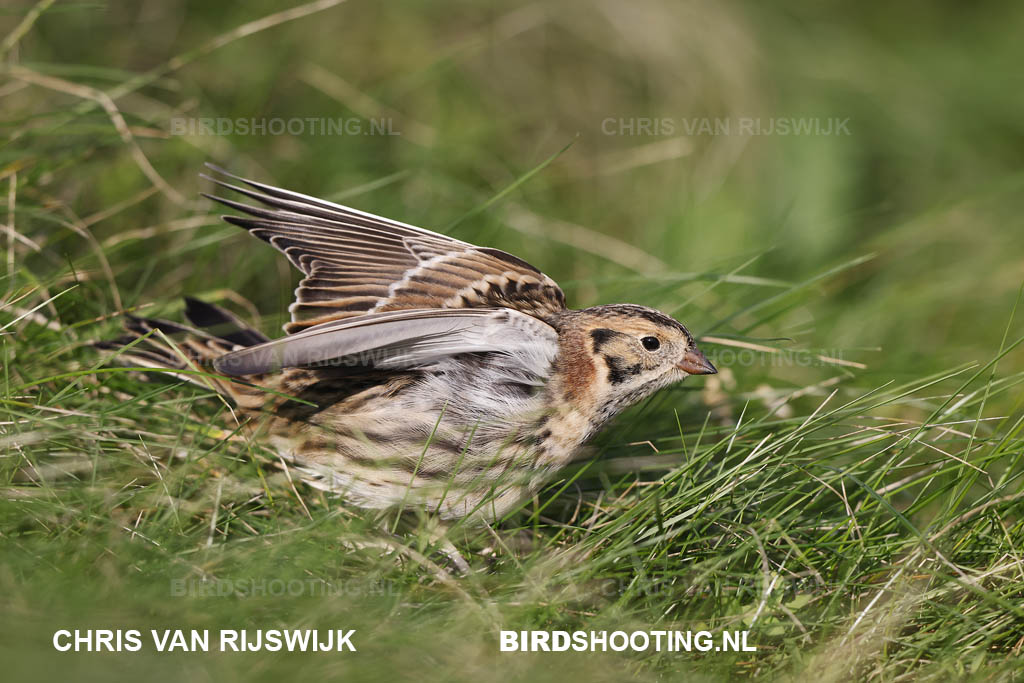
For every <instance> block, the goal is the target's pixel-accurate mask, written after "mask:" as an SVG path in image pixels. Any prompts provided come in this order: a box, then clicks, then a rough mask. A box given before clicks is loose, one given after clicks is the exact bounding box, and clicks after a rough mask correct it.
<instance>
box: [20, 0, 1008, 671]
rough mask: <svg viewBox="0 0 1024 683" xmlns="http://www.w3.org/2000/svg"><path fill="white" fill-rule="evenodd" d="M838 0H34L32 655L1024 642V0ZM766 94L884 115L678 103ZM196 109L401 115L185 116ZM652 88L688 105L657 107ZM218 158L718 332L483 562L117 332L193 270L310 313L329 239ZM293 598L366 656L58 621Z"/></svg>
mask: <svg viewBox="0 0 1024 683" xmlns="http://www.w3.org/2000/svg"><path fill="white" fill-rule="evenodd" d="M822 11H824V10H818V9H814V10H811V9H808V8H806V7H802V6H801V5H800V4H799V3H795V2H794V3H789V2H787V3H784V9H782V10H771V11H770V10H768V9H766V8H763V7H761V6H760V5H757V4H754V3H738V4H733V5H724V6H723V5H721V4H719V3H703V2H700V3H696V4H694V5H693V6H692V7H690V8H689V9H687V8H683V7H678V6H676V5H674V4H671V3H660V2H653V1H652V2H646V3H640V4H638V5H636V6H635V7H634V8H633V9H632V10H631V14H629V15H626V14H622V13H621V11H620V10H619V9H618V8H617V7H616V6H613V5H611V4H607V3H605V4H598V5H593V6H586V7H584V6H582V5H580V6H577V5H576V4H575V3H568V4H565V5H561V6H544V7H541V6H538V5H530V4H523V5H518V4H517V5H509V6H507V7H497V6H487V7H480V6H477V5H475V4H472V3H465V2H446V3H441V4H440V5H429V6H420V5H416V4H412V3H399V4H398V5H386V6H377V5H372V4H370V3H368V2H364V1H363V0H348V2H345V3H340V2H334V1H330V0H322V1H321V2H313V3H308V4H302V5H298V6H296V7H295V8H292V9H287V10H283V11H282V10H281V9H280V8H279V7H275V6H273V3H256V5H245V6H242V5H239V6H232V7H219V6H216V5H209V6H205V5H204V6H203V7H199V6H193V5H191V4H189V3H184V2H168V3H160V6H159V7H157V6H155V5H154V6H153V7H151V8H149V9H139V10H129V9H127V8H120V7H118V8H114V7H112V8H109V9H106V8H102V7H99V6H96V5H92V4H88V3H72V4H64V5H62V4H51V3H49V2H45V1H44V2H40V3H35V4H31V3H30V4H25V5H22V6H19V7H18V8H16V9H14V10H12V11H11V12H9V13H6V14H5V15H4V16H3V21H4V22H5V23H4V24H2V25H0V35H2V36H6V38H2V39H0V55H2V56H3V59H4V62H3V71H2V80H0V96H2V97H3V99H4V102H5V106H4V110H3V111H4V113H3V116H2V118H3V120H2V121H0V128H2V130H3V131H4V134H5V140H4V142H3V144H2V145H0V199H2V201H3V203H4V204H3V208H2V210H0V219H2V221H3V224H4V229H3V234H2V235H0V245H2V247H3V259H0V261H2V263H0V268H2V270H0V291H2V296H0V366H2V373H0V379H2V383H3V386H2V391H0V456H2V457H0V546H2V548H3V553H2V559H0V595H2V596H3V597H2V598H0V607H2V610H3V612H4V614H5V615H6V616H7V617H8V618H7V619H5V620H4V625H3V626H2V627H0V651H2V652H3V654H4V661H5V665H6V667H7V671H8V672H9V675H10V676H11V677H12V678H17V679H37V678H49V679H52V678H55V677H57V676H64V677H66V676H68V675H73V676H74V677H75V678H83V677H84V678H90V677H91V678H97V679H99V678H103V679H109V678H110V677H112V676H114V675H117V676H122V677H123V676H143V675H144V676H146V677H147V678H150V679H157V680H160V679H168V680H170V679H172V678H173V679H174V680H177V679H180V677H181V672H182V671H186V672H188V673H189V674H194V675H201V676H205V677H209V678H213V677H219V676H224V677H230V678H241V677H243V676H244V677H245V678H247V679H253V678H257V677H259V678H267V679H271V678H274V679H279V678H280V677H281V676H283V675H288V676H290V677H295V676H297V675H304V676H306V677H310V678H312V677H332V678H338V677H344V678H347V679H350V680H368V679H374V680H376V679H381V678H384V679H388V678H398V677H400V676H401V677H407V676H408V675H409V674H410V673H414V674H415V675H417V676H418V677H420V678H423V679H425V680H471V681H481V680H509V679H513V680H515V679H522V680H531V681H545V680H564V679H565V677H566V675H575V676H578V677H580V678H584V679H587V680H595V681H601V680H610V681H619V680H623V679H624V678H627V677H629V678H636V679H640V680H647V679H650V680H666V679H667V680H674V679H677V678H681V677H684V676H685V677H688V678H694V677H698V678H699V679H700V678H703V679H707V680H718V679H727V678H728V679H731V678H735V677H740V676H747V677H756V676H770V677H775V678H786V679H796V680H805V679H808V678H811V677H815V678H817V679H820V680H824V681H832V680H847V679H850V678H861V679H872V680H874V679H880V680H897V679H904V678H909V677H914V678H920V679H925V680H949V679H951V678H957V679H984V680H1012V679H1013V678H1014V676H1015V675H1016V671H1017V670H1018V669H1019V662H1020V651H1021V647H1022V644H1024V640H1022V638H1021V633H1022V632H1024V606H1022V605H1024V558H1022V548H1024V520H1022V517H1021V514H1020V511H1021V510H1022V509H1024V507H1022V501H1024V462H1022V459H1024V433H1022V428H1024V412H1022V405H1021V397H1022V396H1024V392H1022V391H1021V385H1022V383H1024V356H1022V353H1021V346H1020V345H1021V343H1022V341H1024V338H1022V337H1021V334H1022V327H1021V322H1020V313H1019V311H1017V302H1018V301H1019V299H1020V283H1021V281H1022V280H1024V272H1022V271H1021V269H1020V259H1019V258H1017V257H1016V254H1019V253H1020V249H1021V247H1022V246H1024V245H1022V244H1021V239H1022V238H1021V235H1022V234H1024V233H1022V232H1021V231H1020V230H1019V229H1017V227H1016V226H1017V225H1018V223H1019V218H1018V216H1019V215H1020V213H1021V209H1022V208H1024V207H1022V206H1021V197H1022V196H1024V195H1021V193H1020V192H1019V190H1020V183H1021V178H1022V176H1021V174H1020V171H1019V159H1016V158H1015V157H1013V155H1012V153H1010V152H1008V151H1006V148H1007V145H1006V144H1005V141H1006V140H1008V139H1015V138H1018V137H1020V136H1021V133H1022V130H1021V125H1022V124H1021V121H1020V117H1019V116H1017V115H1016V113H1017V112H1019V111H1020V108H1019V107H1017V106H1014V105H1015V104H1018V103H1017V102H1016V100H1017V99H1019V98H1020V93H1017V92H1011V91H1008V90H1007V89H1006V88H1005V87H1003V85H1002V84H1003V83H1004V82H1005V74H1004V73H1003V72H1004V70H1006V68H1007V67H1006V65H1007V64H1017V63H1020V58H1021V57H1024V55H1022V54H1021V50H1022V47H1021V45H1020V44H1019V41H1018V40H1016V39H1015V38H1016V36H1013V35H1011V34H1012V32H1010V31H1007V30H1006V28H1005V27H1006V26H1009V25H1012V21H1011V19H1012V18H1013V17H1018V15H1019V13H1020V12H1021V10H1020V8H1018V7H1016V6H1013V5H1007V6H1006V7H1004V8H1003V10H1002V12H1001V13H993V14H991V15H985V14H983V13H981V11H980V10H979V11H978V12H976V13H970V14H963V12H966V10H960V9H953V8H934V9H933V10H932V14H930V15H929V21H928V22H922V21H920V20H919V19H920V17H919V16H918V15H917V14H907V15H906V16H902V14H901V13H903V12H906V13H910V12H911V10H909V9H907V10H900V9H893V8H888V9H886V11H885V12H884V13H883V12H881V11H880V10H874V9H872V8H868V7H860V6H857V7H849V8H846V7H843V8H829V9H828V10H827V11H828V12H829V13H830V14H828V15H827V16H825V15H821V14H818V12H822ZM136 12H137V13H136ZM901 18H902V19H903V21H899V20H900V19H901ZM896 26H900V27H902V28H900V29H898V30H899V35H896V36H894V35H892V32H893V31H896V30H897V29H895V28H894V27H896ZM812 29H813V30H812ZM954 33H955V34H956V35H957V36H960V38H961V40H960V41H959V42H957V41H950V40H949V39H948V37H949V35H952V34H954ZM89 35H91V36H96V35H103V36H108V39H107V40H83V37H84V36H89ZM822 41H825V42H826V43H827V49H825V47H826V46H825V45H824V44H823V42H822ZM883 46H884V47H883ZM368 55H373V59H368V58H367V56H368ZM968 56H969V57H970V60H967V59H966V58H967V57H968ZM964 63H971V64H975V67H972V68H970V69H966V68H965V67H963V64H964ZM680 64H683V65H685V69H684V70H683V71H682V72H680V68H681V67H680V66H679V65H680ZM680 79H682V81H680ZM681 82H682V83H683V84H684V85H685V87H680V83H681ZM947 84H949V85H947ZM751 115H754V116H760V117H764V118H766V119H767V118H771V117H785V116H805V115H806V116H810V115H813V116H818V117H840V118H842V117H847V118H849V119H850V127H851V134H850V135H849V136H831V137H825V136H818V137H815V136H789V137H782V136H763V137H749V136H747V137H745V136H740V135H721V136H702V135H698V134H693V135H689V134H682V133H683V131H684V128H683V121H684V120H686V121H692V120H696V119H699V118H700V117H712V118H714V117H720V118H723V119H729V118H730V117H732V119H733V120H735V119H736V117H742V116H751ZM199 117H224V118H232V119H238V118H267V119H269V118H275V117H276V118H289V117H292V118H303V117H348V118H351V119H354V120H360V121H363V122H364V123H365V122H367V121H369V120H370V119H372V118H374V117H383V118H387V119H388V120H390V121H392V122H393V124H394V126H395V127H396V129H397V130H399V131H400V132H403V133H404V134H403V135H395V136H379V135H377V136H375V135H350V136H328V137H324V136H318V135H314V134H309V133H308V131H307V133H306V134H302V135H279V136H269V135H264V136H256V135H240V134H237V133H236V134H230V135H219V136H218V135H184V136H182V135H176V134H172V132H171V131H172V130H173V125H174V124H173V122H174V121H175V120H176V119H179V118H199ZM638 119H645V120H653V119H658V120H663V119H671V120H673V121H674V124H675V130H674V132H673V133H664V132H663V133H660V134H658V133H648V134H636V132H635V129H634V132H633V133H631V134H625V133H623V132H622V129H621V128H620V125H621V123H620V122H622V121H630V120H633V121H636V120H638ZM608 121H612V124H608V123H607V122H608ZM609 125H611V126H612V130H613V131H614V133H613V134H610V133H608V130H609ZM734 125H735V124H734ZM648 130H650V129H648ZM936 141H942V142H941V144H939V143H938V142H936ZM570 144H571V146H570ZM211 160H212V161H216V162H217V163H219V164H221V165H227V166H229V167H230V168H232V169H235V170H238V171H239V172H241V173H245V174H247V175H250V176H253V177H259V178H261V179H266V180H269V181H272V182H275V183H278V184H281V185H284V186H288V187H293V188H294V189H297V190H301V191H304V192H307V193H311V194H319V195H323V196H327V197H331V198H334V199H338V200H340V201H344V202H346V203H349V204H352V205H355V206H358V207H360V208H365V209H367V210H372V211H376V212H379V213H384V214H387V215H393V216H395V217H396V218H400V219H402V220H406V221H409V222H412V223H415V224H422V225H424V226H426V227H432V226H448V229H449V230H450V232H451V233H452V234H453V235H457V236H458V237H460V238H462V239H467V240H471V241H475V242H479V243H484V244H488V245H493V246H496V247H500V248H502V249H505V250H507V251H510V252H512V253H516V254H517V255H521V256H522V257H524V258H526V259H527V260H529V261H530V262H532V263H535V264H536V265H538V266H539V267H541V268H542V269H543V270H544V271H545V272H547V273H549V274H550V275H552V276H553V277H555V278H556V279H557V280H558V281H559V282H561V283H562V284H563V285H564V287H565V289H566V291H567V293H568V294H569V296H570V298H571V300H572V302H573V303H574V304H575V305H577V306H585V305H590V304H593V303H599V302H610V301H634V302H638V303H644V304H648V305H653V306H656V307H659V308H661V309H663V310H666V311H668V312H671V313H673V314H674V315H677V316H678V317H680V318H682V319H683V320H685V321H686V323H687V324H688V325H689V326H690V327H691V329H692V330H693V331H694V332H696V333H698V335H699V336H701V337H702V346H703V348H705V350H707V351H708V355H709V357H711V359H712V360H713V362H715V364H716V365H717V366H718V367H719V368H720V369H721V370H722V372H721V373H720V374H719V375H717V376H715V377H710V378H706V379H704V380H699V381H690V382H687V383H686V384H684V385H682V386H679V387H675V388H673V389H671V390H667V391H664V392H661V393H660V394H658V395H657V396H656V397H654V398H652V399H651V400H650V401H648V402H646V403H645V404H644V405H642V406H637V407H635V408H634V409H631V410H630V411H628V412H627V414H626V415H624V416H622V418H620V419H619V420H617V421H616V423H615V424H614V425H613V426H612V427H611V428H610V429H608V430H607V431H606V432H605V433H604V434H602V435H601V436H600V437H599V438H598V439H597V440H596V441H595V443H594V444H593V448H592V453H591V457H589V458H587V459H585V460H582V461H580V462H579V463H577V464H574V465H573V466H572V467H570V468H567V469H566V470H565V471H564V472H562V473H561V474H560V476H559V478H558V479H557V480H555V481H553V482H552V483H551V485H550V486H549V487H548V488H547V489H546V490H544V491H543V492H542V493H541V494H540V495H539V496H538V497H537V498H536V499H535V500H532V501H528V502H527V503H526V504H524V506H523V507H522V509H521V510H518V511H516V512H515V513H514V514H512V515H510V516H509V517H508V518H507V519H505V520H502V521H501V522H500V523H499V524H495V525H493V526H492V527H487V528H478V527H472V526H469V525H464V524H460V525H455V527H454V528H452V529H450V530H449V531H448V532H447V536H448V539H449V540H450V541H451V542H452V543H453V544H454V545H455V546H456V547H457V548H458V549H459V551H460V552H461V553H462V554H463V556H464V557H465V558H466V559H467V560H468V562H469V564H470V565H471V566H472V567H473V570H474V571H473V572H472V573H471V574H469V575H468V576H465V577H456V576H455V575H453V574H452V573H451V572H449V571H448V569H447V560H446V557H445V554H444V552H443V551H444V548H442V547H441V546H440V545H439V544H438V543H437V540H436V538H435V536H434V534H433V533H432V526H431V525H430V524H429V522H428V521H426V520H424V521H423V524H421V525H417V524H412V525H409V528H406V529H404V530H403V531H402V532H401V533H399V534H391V533H388V532H386V531H384V530H385V529H388V528H390V522H391V521H392V520H388V519H384V520H382V519H379V518H377V517H375V516H374V515H370V514H368V513H366V512H364V511H360V510H358V509H354V508H350V507H346V506H345V505H343V504H342V503H341V502H340V501H338V500H336V499H333V498H331V497H327V496H325V495H323V494H322V493H320V492H317V491H314V490H311V489H309V488H306V487H304V486H302V485H301V484H298V483H297V482H295V481H293V480H292V479H291V477H290V476H289V473H288V472H287V471H285V470H283V469H281V468H280V466H279V461H278V459H277V457H276V456H275V455H274V453H273V452H272V451H270V450H268V448H267V447H266V445H265V444H263V443H261V442H259V441H253V440H250V439H247V438H243V437H242V436H241V435H240V433H239V432H238V431H237V430H235V429H234V427H233V426H232V425H233V424H234V423H233V421H232V419H231V407H230V406H229V405H226V404H225V403H223V402H222V401H220V400H218V399H216V398H215V397H214V396H212V395H211V394H210V393H209V392H207V391H204V390H201V389H198V388H196V387H193V386H190V385H185V384H182V383H180V382H168V381H164V380H162V379H161V378H159V377H156V376H154V375H153V374H150V375H149V376H148V379H144V378H143V377H141V376H140V375H139V373H136V372H133V371H132V370H130V369H125V368H119V367H114V366H112V365H110V364H109V362H108V361H107V360H105V359H103V358H101V357H100V356H98V355H97V354H96V353H95V352H94V351H93V350H92V349H91V348H90V343H91V342H92V341H94V340H97V339H102V338H108V337H111V336H114V335H116V334H117V330H118V327H119V322H118V317H119V315H120V314H121V313H123V312H139V313H142V314H146V315H160V316H164V317H172V318H173V317H175V316H177V315H179V314H180V308H181V304H180V302H179V299H178V295H179V294H193V295H196V296H200V297H203V298H206V299H210V300H213V301H217V302H218V303H222V304H224V305H226V306H229V307H232V308H233V309H235V310H236V311H237V312H238V313H239V315H242V316H244V317H246V318H248V319H251V320H253V321H254V322H255V323H256V324H257V325H258V326H260V327H261V328H262V329H264V330H266V331H268V332H272V331H273V330H275V329H276V328H277V327H278V326H279V325H280V323H281V322H283V320H284V316H285V313H284V311H285V309H286V307H287V304H288V302H289V301H290V299H291V292H290V290H291V288H292V287H293V285H294V280H295V276H294V273H291V272H289V270H288V267H287V264H286V263H284V260H283V259H281V258H279V257H278V256H277V255H276V254H275V253H274V252H273V251H272V250H271V249H269V248H265V246H264V245H260V244H258V243H256V242H255V241H252V240H249V239H248V238H247V237H246V236H245V235H243V234H240V231H238V230H237V229H235V228H233V227H231V226H225V225H222V224H220V223H219V222H218V219H217V216H216V215H215V213H214V210H213V208H212V207H211V206H210V205H209V204H207V203H206V202H203V201H199V200H198V199H197V196H198V195H197V191H198V190H199V189H201V186H200V184H199V183H198V181H197V179H196V177H195V176H196V173H197V171H198V170H199V169H200V168H201V166H202V163H204V162H206V161H211ZM286 627H293V628H313V627H317V628H324V629H326V628H346V629H351V628H355V629H357V633H358V634H359V635H358V636H357V638H356V639H355V642H356V644H357V646H358V647H359V652H358V653H355V654H353V655H351V656H345V657H344V658H340V657H335V656H317V655H308V654H307V655H301V654H277V655H258V656H257V655H241V654H230V653H228V654H223V653H208V654H188V655H186V654H180V653H178V654H164V655H157V654H155V653H153V652H152V651H149V650H148V648H147V650H144V651H143V652H139V653H119V654H96V653H77V654H76V653H60V654H58V653H56V652H55V651H54V650H53V648H52V645H51V638H52V634H53V632H54V631H55V630H56V629H58V628H71V629H74V628H81V629H100V628H122V629H126V628H138V629H140V630H142V631H143V632H148V630H149V629H161V628H186V629H188V628H195V629H211V630H216V629H219V628H233V629H241V628H249V629H257V628H286ZM527 629H546V630H554V629H560V630H609V631H611V630H624V631H632V630H668V629H672V630H691V631H696V630H709V631H714V632H717V631H720V630H749V631H750V636H749V642H750V643H751V644H754V645H756V646H757V648H758V649H757V651H756V652H740V653H723V652H709V653H697V652H695V653H653V652H647V653H615V652H605V653H594V654H590V653H587V654H581V653H571V652H570V653H561V654H557V655H556V654H522V653H501V652H499V649H498V632H499V631H501V630H527Z"/></svg>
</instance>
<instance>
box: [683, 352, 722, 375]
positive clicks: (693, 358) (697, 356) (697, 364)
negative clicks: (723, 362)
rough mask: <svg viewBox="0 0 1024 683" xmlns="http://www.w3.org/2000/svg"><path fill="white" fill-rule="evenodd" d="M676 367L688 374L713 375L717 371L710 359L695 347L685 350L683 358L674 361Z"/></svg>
mask: <svg viewBox="0 0 1024 683" xmlns="http://www.w3.org/2000/svg"><path fill="white" fill-rule="evenodd" d="M676 367H677V368H679V369H680V370H682V371H683V372H685V373H686V374H688V375H714V374H716V373H717V372H718V370H717V369H716V368H715V366H714V365H712V364H711V361H709V360H708V359H707V358H706V357H705V356H704V354H703V353H701V352H700V351H698V350H697V349H690V350H689V351H687V352H686V354H685V355H684V356H683V360H681V361H679V362H678V363H676Z"/></svg>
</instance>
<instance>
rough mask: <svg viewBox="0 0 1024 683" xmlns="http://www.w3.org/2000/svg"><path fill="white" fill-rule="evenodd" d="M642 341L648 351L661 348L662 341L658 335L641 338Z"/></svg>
mask: <svg viewBox="0 0 1024 683" xmlns="http://www.w3.org/2000/svg"><path fill="white" fill-rule="evenodd" d="M640 343H641V344H643V345H644V348H645V349H647V350H648V351H657V350H658V349H659V348H661V341H659V340H658V338H657V337H644V338H643V339H641V340H640Z"/></svg>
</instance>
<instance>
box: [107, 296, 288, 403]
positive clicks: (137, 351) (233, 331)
mask: <svg viewBox="0 0 1024 683" xmlns="http://www.w3.org/2000/svg"><path fill="white" fill-rule="evenodd" d="M185 306H186V307H185V317H186V318H188V320H189V322H190V323H192V325H185V324H182V323H177V322H172V321H170V320H161V319H159V318H139V317H136V316H133V315H126V316H125V319H124V326H125V330H126V332H127V334H125V335H123V336H121V337H118V338H116V339H111V340H105V341H100V342H96V343H95V344H93V346H94V347H95V348H97V349H100V350H102V351H108V352H116V353H117V361H118V362H120V363H123V364H126V365H134V366H138V367H144V368H154V369H159V370H170V371H172V372H169V373H165V374H168V375H170V376H172V377H175V378H177V379H181V380H185V381H188V382H191V383H193V384H198V385H200V386H203V387H206V388H213V389H214V390H215V391H217V392H218V393H220V394H223V395H225V396H228V397H231V398H236V396H235V394H236V393H237V392H236V391H233V390H232V382H231V380H229V379H228V378H226V377H223V376H220V375H217V374H216V373H213V370H212V368H213V361H214V360H215V359H216V358H218V357H220V356H222V355H224V354H225V353H230V352H231V351H237V350H238V349H241V348H244V347H246V346H252V345H255V344H261V343H263V342H265V341H269V339H268V338H267V337H266V336H265V335H264V334H263V333H261V332H259V331H258V330H256V329H253V328H252V327H250V326H248V325H246V324H245V323H244V322H242V321H241V320H240V319H239V318H238V317H236V316H235V315H234V314H232V313H230V312H228V311H226V310H224V309H223V308H221V307H219V306H215V305H213V304H209V303H206V302H203V301H200V300H198V299H193V298H191V297H186V298H185ZM193 325H194V326H193ZM186 370H200V371H203V373H204V374H195V373H192V372H174V371H186ZM207 372H208V373H210V374H209V375H207V374H205V373H207Z"/></svg>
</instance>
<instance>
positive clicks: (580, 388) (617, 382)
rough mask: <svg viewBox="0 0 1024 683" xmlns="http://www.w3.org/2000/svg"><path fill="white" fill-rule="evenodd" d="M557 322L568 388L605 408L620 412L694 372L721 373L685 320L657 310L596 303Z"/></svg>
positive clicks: (697, 373) (627, 305) (606, 410)
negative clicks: (694, 337)
mask: <svg viewBox="0 0 1024 683" xmlns="http://www.w3.org/2000/svg"><path fill="white" fill-rule="evenodd" d="M559 322H560V323H561V324H560V325H559V337H560V341H561V346H562V354H563V358H562V364H563V366H564V367H563V368H562V370H563V373H565V374H567V375H568V376H567V377H565V382H566V388H567V389H568V390H569V393H576V394H577V395H578V396H579V397H580V398H581V399H582V398H584V395H585V394H586V395H588V396H587V397H588V398H590V399H592V400H594V401H596V402H597V404H598V405H599V406H600V410H601V411H602V412H609V413H615V412H618V411H619V410H622V409H623V408H625V407H627V406H629V405H630V404H632V403H635V402H637V401H639V400H641V399H643V398H646V397H647V396H649V395H651V394H652V393H654V392H655V391H657V390H658V389H660V388H662V387H664V386H667V385H669V384H672V383H674V382H678V381H680V380H683V379H686V378H687V377H689V376H690V375H711V374H714V373H716V372H717V370H716V369H715V366H713V365H712V364H711V363H710V362H709V361H708V359H707V358H706V357H705V356H704V354H703V353H701V352H700V350H699V349H698V348H697V343H696V342H695V341H694V339H693V335H691V334H690V332H689V331H688V330H687V329H686V328H685V327H684V326H683V325H682V323H680V322H679V321H677V320H675V319H674V318H672V317H670V316H667V315H665V314H664V313H662V312H660V311H656V310H654V309H653V308H647V307H645V306H635V305H632V304H613V305H607V306H595V307H593V308H587V309H583V310H580V311H572V312H568V313H567V314H566V315H565V317H564V318H563V319H562V320H561V321H559ZM574 390H575V391H574Z"/></svg>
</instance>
